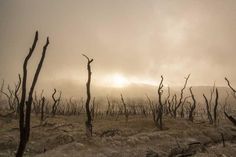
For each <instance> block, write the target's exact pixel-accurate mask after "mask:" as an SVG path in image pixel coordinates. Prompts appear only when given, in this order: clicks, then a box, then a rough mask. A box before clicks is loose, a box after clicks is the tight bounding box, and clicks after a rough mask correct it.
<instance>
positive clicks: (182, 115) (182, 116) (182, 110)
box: [180, 96, 191, 118]
mask: <svg viewBox="0 0 236 157" xmlns="http://www.w3.org/2000/svg"><path fill="white" fill-rule="evenodd" d="M190 97H191V96H187V97H185V98H184V101H183V103H182V104H181V111H180V117H181V118H184V111H185V109H184V105H185V103H186V101H187V99H188V98H190Z"/></svg>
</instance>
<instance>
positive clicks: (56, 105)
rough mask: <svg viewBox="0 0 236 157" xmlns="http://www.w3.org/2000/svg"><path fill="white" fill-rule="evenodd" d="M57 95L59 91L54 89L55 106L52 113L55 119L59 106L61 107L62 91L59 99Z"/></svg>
mask: <svg viewBox="0 0 236 157" xmlns="http://www.w3.org/2000/svg"><path fill="white" fill-rule="evenodd" d="M56 93H57V90H56V89H54V92H53V93H52V99H53V105H52V112H51V114H52V116H53V117H54V116H55V115H56V113H57V109H58V106H59V105H60V101H61V91H60V92H59V97H58V98H56V97H55V95H56Z"/></svg>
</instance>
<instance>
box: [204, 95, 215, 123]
mask: <svg viewBox="0 0 236 157" xmlns="http://www.w3.org/2000/svg"><path fill="white" fill-rule="evenodd" d="M203 97H204V99H205V103H206V110H207V117H208V120H209V124H213V118H212V115H211V111H210V107H209V101H208V99H207V98H206V96H205V94H203Z"/></svg>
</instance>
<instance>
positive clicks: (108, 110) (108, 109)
mask: <svg viewBox="0 0 236 157" xmlns="http://www.w3.org/2000/svg"><path fill="white" fill-rule="evenodd" d="M107 105H108V106H107V111H106V116H108V115H110V114H111V111H110V110H111V102H110V100H109V98H108V96H107Z"/></svg>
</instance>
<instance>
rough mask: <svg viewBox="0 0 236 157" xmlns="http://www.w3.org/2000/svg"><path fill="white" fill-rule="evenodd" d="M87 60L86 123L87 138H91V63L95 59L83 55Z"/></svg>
mask: <svg viewBox="0 0 236 157" xmlns="http://www.w3.org/2000/svg"><path fill="white" fill-rule="evenodd" d="M82 55H83V56H84V57H85V58H86V59H87V61H88V62H87V70H88V80H87V83H86V88H87V100H86V104H85V107H86V114H87V120H86V122H85V127H86V135H87V137H91V136H92V128H93V126H92V118H91V111H90V109H89V105H90V99H91V93H90V83H91V75H92V72H91V65H90V64H91V63H92V62H93V59H90V58H89V57H88V56H86V55H84V54H82Z"/></svg>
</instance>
